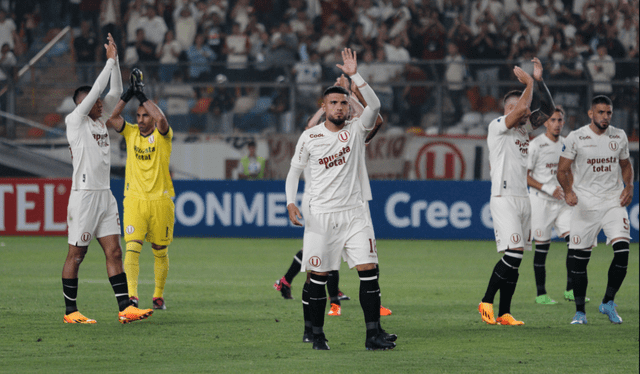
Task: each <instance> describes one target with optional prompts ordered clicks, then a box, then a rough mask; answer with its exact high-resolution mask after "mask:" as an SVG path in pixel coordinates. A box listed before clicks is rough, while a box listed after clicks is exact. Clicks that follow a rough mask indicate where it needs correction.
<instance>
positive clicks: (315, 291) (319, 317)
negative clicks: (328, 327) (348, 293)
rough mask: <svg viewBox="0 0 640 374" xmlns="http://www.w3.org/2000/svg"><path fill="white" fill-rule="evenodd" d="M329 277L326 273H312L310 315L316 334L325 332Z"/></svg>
mask: <svg viewBox="0 0 640 374" xmlns="http://www.w3.org/2000/svg"><path fill="white" fill-rule="evenodd" d="M327 278H328V277H327V276H326V275H318V274H314V273H311V282H310V283H309V312H310V313H309V315H310V317H311V325H312V328H313V334H314V335H319V334H322V333H323V330H322V328H323V326H324V310H325V308H326V307H327V291H326V290H325V286H326V284H327Z"/></svg>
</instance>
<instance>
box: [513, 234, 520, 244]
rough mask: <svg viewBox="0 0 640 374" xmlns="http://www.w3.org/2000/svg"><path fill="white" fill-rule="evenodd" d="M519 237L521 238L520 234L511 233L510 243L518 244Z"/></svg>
mask: <svg viewBox="0 0 640 374" xmlns="http://www.w3.org/2000/svg"><path fill="white" fill-rule="evenodd" d="M520 239H522V238H521V237H520V234H511V243H513V244H518V243H520Z"/></svg>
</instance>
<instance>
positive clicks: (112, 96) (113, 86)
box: [103, 33, 122, 118]
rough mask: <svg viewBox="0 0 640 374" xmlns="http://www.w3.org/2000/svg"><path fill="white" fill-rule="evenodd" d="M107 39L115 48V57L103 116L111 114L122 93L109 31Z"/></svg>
mask: <svg viewBox="0 0 640 374" xmlns="http://www.w3.org/2000/svg"><path fill="white" fill-rule="evenodd" d="M107 39H108V40H109V45H113V46H114V47H115V48H116V58H115V63H114V64H113V67H112V68H111V80H110V88H109V93H107V95H106V96H105V97H104V101H103V106H104V116H105V117H106V118H108V117H110V116H111V113H112V112H113V110H114V108H115V106H116V103H117V102H118V100H119V99H120V95H122V74H121V73H120V63H119V62H118V56H117V50H118V47H117V46H116V43H115V41H114V40H113V37H112V36H111V34H110V33H109V36H108V37H107Z"/></svg>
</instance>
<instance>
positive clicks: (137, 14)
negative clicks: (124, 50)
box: [124, 0, 144, 44]
mask: <svg viewBox="0 0 640 374" xmlns="http://www.w3.org/2000/svg"><path fill="white" fill-rule="evenodd" d="M143 13H144V0H133V1H131V2H130V3H129V8H128V9H127V13H126V14H125V17H124V20H125V22H126V24H127V44H130V43H135V41H136V34H137V31H138V28H139V24H140V19H141V18H142V16H143Z"/></svg>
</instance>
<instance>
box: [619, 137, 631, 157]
mask: <svg viewBox="0 0 640 374" xmlns="http://www.w3.org/2000/svg"><path fill="white" fill-rule="evenodd" d="M620 132H621V133H622V141H621V142H620V159H621V160H626V159H628V158H629V139H628V138H627V134H626V133H625V132H624V131H620Z"/></svg>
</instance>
